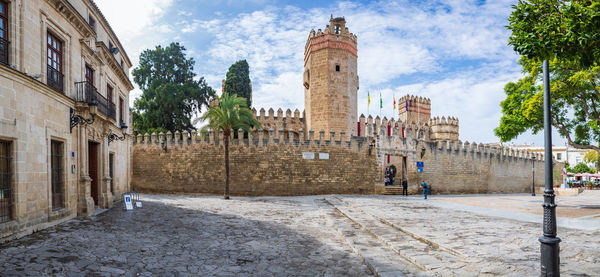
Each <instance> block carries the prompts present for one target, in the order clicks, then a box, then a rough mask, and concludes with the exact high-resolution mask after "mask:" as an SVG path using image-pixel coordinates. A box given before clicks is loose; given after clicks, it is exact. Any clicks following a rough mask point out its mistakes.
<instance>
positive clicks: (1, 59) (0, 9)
mask: <svg viewBox="0 0 600 277" xmlns="http://www.w3.org/2000/svg"><path fill="white" fill-rule="evenodd" d="M0 63H3V64H8V4H7V3H6V2H4V1H0Z"/></svg>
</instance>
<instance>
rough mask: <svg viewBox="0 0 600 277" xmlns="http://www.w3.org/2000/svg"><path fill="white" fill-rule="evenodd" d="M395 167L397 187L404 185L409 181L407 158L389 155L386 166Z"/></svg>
mask: <svg viewBox="0 0 600 277" xmlns="http://www.w3.org/2000/svg"><path fill="white" fill-rule="evenodd" d="M391 165H394V166H395V167H396V178H395V183H394V184H395V185H398V186H399V185H402V181H406V180H407V169H406V168H407V166H406V156H403V155H398V154H388V155H387V160H386V166H385V167H388V166H391Z"/></svg>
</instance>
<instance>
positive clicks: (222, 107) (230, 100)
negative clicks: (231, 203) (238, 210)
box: [200, 93, 260, 199]
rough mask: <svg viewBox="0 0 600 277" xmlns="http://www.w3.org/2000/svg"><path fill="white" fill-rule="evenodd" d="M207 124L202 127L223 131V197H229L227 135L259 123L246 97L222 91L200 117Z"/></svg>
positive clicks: (249, 128)
mask: <svg viewBox="0 0 600 277" xmlns="http://www.w3.org/2000/svg"><path fill="white" fill-rule="evenodd" d="M200 118H201V120H202V121H206V120H208V124H207V125H205V126H204V128H203V129H202V131H203V132H207V131H208V130H222V131H223V145H224V146H225V196H224V198H225V199H229V137H230V136H231V133H232V131H234V130H239V129H242V130H244V131H246V132H249V131H250V130H251V129H252V128H258V129H259V128H260V123H259V122H258V121H257V120H256V118H254V115H253V114H252V111H251V110H250V109H249V108H248V107H247V106H246V99H244V98H243V97H237V95H235V94H233V95H230V94H228V93H223V95H221V97H220V98H219V99H218V104H217V105H215V106H212V107H210V108H209V109H208V110H207V111H206V112H205V113H204V114H203V115H202V116H201V117H200Z"/></svg>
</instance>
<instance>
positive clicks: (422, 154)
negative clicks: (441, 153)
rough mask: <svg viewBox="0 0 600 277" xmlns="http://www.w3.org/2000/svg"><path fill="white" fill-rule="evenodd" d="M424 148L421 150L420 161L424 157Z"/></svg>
mask: <svg viewBox="0 0 600 277" xmlns="http://www.w3.org/2000/svg"><path fill="white" fill-rule="evenodd" d="M425 150H426V149H425V146H423V148H421V159H423V156H425Z"/></svg>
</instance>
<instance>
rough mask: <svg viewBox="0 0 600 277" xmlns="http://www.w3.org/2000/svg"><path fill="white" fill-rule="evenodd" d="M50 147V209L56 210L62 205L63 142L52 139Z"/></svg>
mask: <svg viewBox="0 0 600 277" xmlns="http://www.w3.org/2000/svg"><path fill="white" fill-rule="evenodd" d="M50 148H51V149H50V151H51V156H50V161H51V164H50V167H51V170H52V172H51V174H52V210H58V209H62V208H63V207H64V193H63V184H64V176H63V143H62V142H60V141H54V140H52V141H51V146H50Z"/></svg>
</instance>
